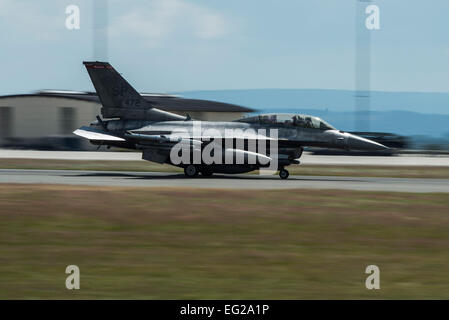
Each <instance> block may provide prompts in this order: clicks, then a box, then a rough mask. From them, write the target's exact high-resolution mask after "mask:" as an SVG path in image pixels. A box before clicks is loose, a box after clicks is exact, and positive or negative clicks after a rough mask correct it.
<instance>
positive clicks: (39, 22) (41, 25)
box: [0, 0, 65, 41]
mask: <svg viewBox="0 0 449 320" xmlns="http://www.w3.org/2000/svg"><path fill="white" fill-rule="evenodd" d="M0 17H1V18H2V22H3V23H4V24H5V25H6V26H7V28H8V30H10V31H11V33H13V32H16V34H15V36H19V37H23V38H27V39H28V41H30V40H39V41H42V40H44V41H46V40H54V39H55V38H56V36H57V34H58V33H60V32H61V31H62V30H64V29H63V28H64V21H65V20H64V19H65V16H64V12H63V11H61V14H60V16H55V15H50V14H49V13H48V12H45V9H43V8H41V6H40V4H39V3H37V2H30V1H23V2H20V1H12V0H0ZM58 18H59V19H58ZM4 36H5V37H8V36H9V35H8V34H5V35H4Z"/></svg>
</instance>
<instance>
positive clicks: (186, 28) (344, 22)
mask: <svg viewBox="0 0 449 320" xmlns="http://www.w3.org/2000/svg"><path fill="white" fill-rule="evenodd" d="M369 5H375V6H376V7H377V9H378V12H376V13H375V14H376V16H375V17H373V16H372V15H373V13H374V11H369V12H367V11H366V10H367V7H368V6H369ZM73 6H75V7H76V8H77V9H76V8H75V9H76V10H75V9H73ZM448 10H449V4H448V3H447V2H445V1H443V0H434V1H432V2H429V3H427V2H423V1H407V2H406V3H405V2H399V1H395V2H392V1H382V0H380V1H375V2H373V1H344V2H342V1H337V0H326V1H321V2H320V3H319V4H318V3H316V2H314V1H288V0H287V1H282V3H275V2H272V1H264V2H260V1H255V0H248V1H243V2H242V1H234V0H229V1H225V2H224V1H218V0H196V1H188V0H154V1H139V0H134V1H130V2H126V3H124V2H123V1H118V0H99V1H89V0H79V1H74V0H71V1H40V2H35V1H27V0H23V1H13V0H0V28H1V30H2V31H3V32H1V33H0V41H1V43H2V50H1V51H0V58H1V62H2V63H1V65H2V74H3V81H2V82H1V86H0V146H2V147H7V148H27V149H30V148H31V149H64V150H80V149H81V150H83V149H89V148H91V146H89V145H88V144H87V143H85V142H82V141H81V140H80V139H79V138H77V137H75V136H74V135H72V131H73V130H75V129H76V128H78V127H80V126H81V125H83V124H87V123H89V122H90V121H92V120H93V119H94V118H95V115H97V114H99V113H100V112H99V110H100V108H101V106H100V103H99V100H98V98H97V97H96V95H95V90H94V88H93V86H92V84H91V82H90V80H89V77H88V75H87V72H86V71H85V70H84V67H83V66H82V61H83V60H107V61H110V62H111V64H112V65H113V66H114V67H115V68H116V69H117V70H119V72H122V73H123V75H124V76H125V78H126V79H128V81H129V82H130V83H131V84H132V85H133V86H135V87H136V88H137V89H138V91H140V92H142V93H148V94H150V95H152V96H153V97H154V96H155V95H157V96H158V97H160V99H161V101H162V103H163V104H165V105H166V109H167V110H170V111H172V112H177V113H180V114H185V113H189V114H191V115H192V117H194V118H196V119H199V120H233V119H237V118H240V117H242V116H244V115H246V114H248V113H251V112H256V113H257V112H292V113H306V114H313V115H317V116H319V117H322V118H324V119H326V120H327V121H328V122H330V123H331V124H333V125H334V126H335V127H337V128H338V129H341V130H345V131H350V132H357V133H358V134H360V135H363V136H366V137H369V138H371V139H374V140H377V141H379V142H381V143H384V144H386V145H388V146H390V147H393V148H395V149H396V150H395V151H394V152H431V153H435V152H436V153H446V152H448V150H449V127H448V125H447V123H449V108H448V107H447V106H448V105H449V89H448V88H449V81H448V80H449V79H448V78H449V66H448V64H447V59H448V57H449V43H448V41H447V30H448V29H449V21H448V20H447V19H446V16H445V12H447V11H448ZM374 18H375V20H372V19H374ZM367 19H368V20H369V19H371V20H369V22H371V24H373V23H374V25H375V24H376V23H377V26H376V28H374V29H371V30H370V29H369V28H367V27H366V26H365V24H366V23H368V22H367ZM183 99H191V100H183ZM201 100H207V101H201ZM216 102H223V103H225V104H219V103H216ZM316 151H317V152H318V151H319V150H316Z"/></svg>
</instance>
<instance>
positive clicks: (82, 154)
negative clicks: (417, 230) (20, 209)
mask: <svg viewBox="0 0 449 320" xmlns="http://www.w3.org/2000/svg"><path fill="white" fill-rule="evenodd" d="M12 158H13V159H49V160H94V161H95V160H96V161H102V160H114V161H144V160H142V154H141V153H140V152H97V151H36V150H8V149H0V159H12ZM300 160H301V163H302V164H305V165H365V166H439V167H449V156H447V155H441V156H437V155H432V156H430V155H411V154H407V155H398V156H390V157H389V156H375V157H373V156H322V155H313V154H310V153H309V152H304V154H303V155H302V157H301V159H300Z"/></svg>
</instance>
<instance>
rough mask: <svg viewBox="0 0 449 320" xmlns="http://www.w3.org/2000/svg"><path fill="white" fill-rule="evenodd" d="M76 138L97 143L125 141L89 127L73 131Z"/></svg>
mask: <svg viewBox="0 0 449 320" xmlns="http://www.w3.org/2000/svg"><path fill="white" fill-rule="evenodd" d="M73 133H74V134H76V135H77V136H80V137H83V138H86V139H89V140H99V141H126V140H125V139H123V138H121V137H118V136H115V135H113V134H111V133H110V132H106V131H101V130H98V129H95V128H91V127H85V126H84V127H81V128H79V129H76V130H75V131H73Z"/></svg>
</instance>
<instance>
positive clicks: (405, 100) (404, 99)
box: [179, 89, 449, 136]
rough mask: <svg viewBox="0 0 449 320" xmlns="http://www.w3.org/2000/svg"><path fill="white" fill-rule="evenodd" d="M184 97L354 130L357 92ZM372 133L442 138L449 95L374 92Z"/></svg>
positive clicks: (190, 94) (447, 128)
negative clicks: (306, 117)
mask: <svg viewBox="0 0 449 320" xmlns="http://www.w3.org/2000/svg"><path fill="white" fill-rule="evenodd" d="M179 94H181V95H182V96H184V97H188V98H198V99H209V100H216V101H222V102H228V103H233V104H238V105H242V106H246V107H250V108H253V109H256V110H258V111H259V112H291V113H309V114H313V115H317V116H319V117H322V118H323V119H326V121H328V122H330V123H331V124H333V125H334V126H335V127H337V128H339V129H342V130H348V131H349V130H355V129H356V127H355V115H354V105H355V92H354V91H349V90H321V89H257V90H215V91H188V92H180V93H179ZM370 105H371V108H370V109H371V111H372V112H371V117H370V119H371V121H370V131H385V132H393V133H398V134H403V135H430V136H442V135H445V134H448V133H449V93H420V92H380V91H374V92H371V98H370Z"/></svg>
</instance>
